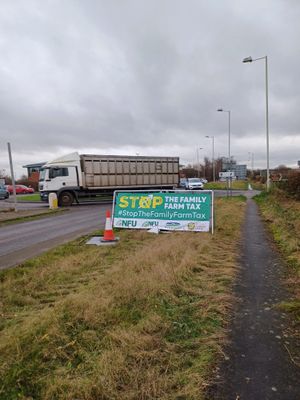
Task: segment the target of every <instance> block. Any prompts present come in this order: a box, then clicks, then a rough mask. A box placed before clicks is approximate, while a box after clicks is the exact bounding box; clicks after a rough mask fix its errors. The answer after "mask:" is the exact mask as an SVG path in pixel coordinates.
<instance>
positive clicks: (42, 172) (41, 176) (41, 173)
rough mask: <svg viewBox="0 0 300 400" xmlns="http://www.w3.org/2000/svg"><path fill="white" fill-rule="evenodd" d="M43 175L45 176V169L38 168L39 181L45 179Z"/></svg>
mask: <svg viewBox="0 0 300 400" xmlns="http://www.w3.org/2000/svg"><path fill="white" fill-rule="evenodd" d="M45 176H46V169H45V168H42V169H41V170H40V178H39V181H40V182H41V181H43V180H44V179H45Z"/></svg>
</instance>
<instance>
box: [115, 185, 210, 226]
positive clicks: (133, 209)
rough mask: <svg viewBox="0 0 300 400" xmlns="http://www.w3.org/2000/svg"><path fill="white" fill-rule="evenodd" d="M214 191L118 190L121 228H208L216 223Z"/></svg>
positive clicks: (116, 214)
mask: <svg viewBox="0 0 300 400" xmlns="http://www.w3.org/2000/svg"><path fill="white" fill-rule="evenodd" d="M212 210H213V193H212V191H200V192H195V191H193V192H191V191H177V192H176V191H174V192H170V191H169V192H151V191H150V192H144V191H142V192H140V191H133V192H115V196H114V213H113V217H114V219H113V225H114V226H115V227H118V228H130V229H133V228H135V229H150V228H152V227H157V228H158V229H162V230H172V231H173V230H176V231H195V232H201V231H202V232H208V231H209V230H210V228H212V225H213V223H212V222H213V212H212Z"/></svg>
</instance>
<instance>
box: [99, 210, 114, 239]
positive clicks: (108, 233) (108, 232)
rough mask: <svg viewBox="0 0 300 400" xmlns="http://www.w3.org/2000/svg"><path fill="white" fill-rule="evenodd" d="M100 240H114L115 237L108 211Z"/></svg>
mask: <svg viewBox="0 0 300 400" xmlns="http://www.w3.org/2000/svg"><path fill="white" fill-rule="evenodd" d="M101 241H102V242H115V241H116V238H115V235H114V232H113V229H112V223H111V216H110V211H109V210H107V211H106V221H105V229H104V236H103V238H102V239H101Z"/></svg>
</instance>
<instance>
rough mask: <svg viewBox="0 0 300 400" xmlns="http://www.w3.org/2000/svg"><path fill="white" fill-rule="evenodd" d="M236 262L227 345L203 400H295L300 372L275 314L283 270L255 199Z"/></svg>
mask: <svg viewBox="0 0 300 400" xmlns="http://www.w3.org/2000/svg"><path fill="white" fill-rule="evenodd" d="M240 261H241V271H240V277H239V280H238V282H237V285H236V288H235V291H236V296H237V298H238V299H239V301H238V304H237V305H236V310H235V313H234V317H233V321H232V326H231V328H232V330H231V333H230V336H231V337H230V343H231V344H230V345H229V347H228V349H227V350H225V361H224V362H223V364H222V365H221V367H220V368H219V369H217V371H216V380H217V382H216V384H215V385H214V386H213V387H212V388H211V389H210V391H209V394H208V397H207V398H208V399H209V400H213V399H214V400H227V399H228V400H229V399H230V400H231V399H232V400H268V399H272V400H273V399H274V400H276V399H280V400H299V399H300V368H299V366H297V365H296V364H295V362H294V361H295V360H294V361H293V360H292V359H291V357H290V354H289V351H290V350H291V349H293V347H294V346H295V345H296V343H294V340H293V338H291V337H289V336H288V335H287V333H286V332H287V328H288V325H289V321H288V316H287V315H285V314H284V313H283V312H280V311H279V310H278V309H276V304H278V303H279V302H281V301H283V300H284V299H286V298H288V294H287V293H286V291H285V289H284V287H283V285H282V278H283V271H284V268H283V265H282V262H281V260H280V258H279V256H278V254H277V252H276V250H275V249H274V247H273V244H272V242H271V241H270V240H269V238H268V235H267V233H266V232H265V229H264V226H263V224H262V221H261V218H260V216H259V214H258V209H257V206H256V204H255V203H254V201H253V200H248V206H247V214H246V223H245V226H244V232H243V244H242V249H241V260H240ZM298 345H299V344H298ZM297 361H298V360H297Z"/></svg>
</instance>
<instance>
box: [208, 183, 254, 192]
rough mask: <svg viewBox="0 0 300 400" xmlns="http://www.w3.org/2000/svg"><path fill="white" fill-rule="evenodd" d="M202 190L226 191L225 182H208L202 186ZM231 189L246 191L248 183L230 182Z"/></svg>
mask: <svg viewBox="0 0 300 400" xmlns="http://www.w3.org/2000/svg"><path fill="white" fill-rule="evenodd" d="M204 189H207V190H226V189H227V183H226V182H208V183H206V184H205V185H204ZM232 189H234V190H247V189H248V181H232Z"/></svg>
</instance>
